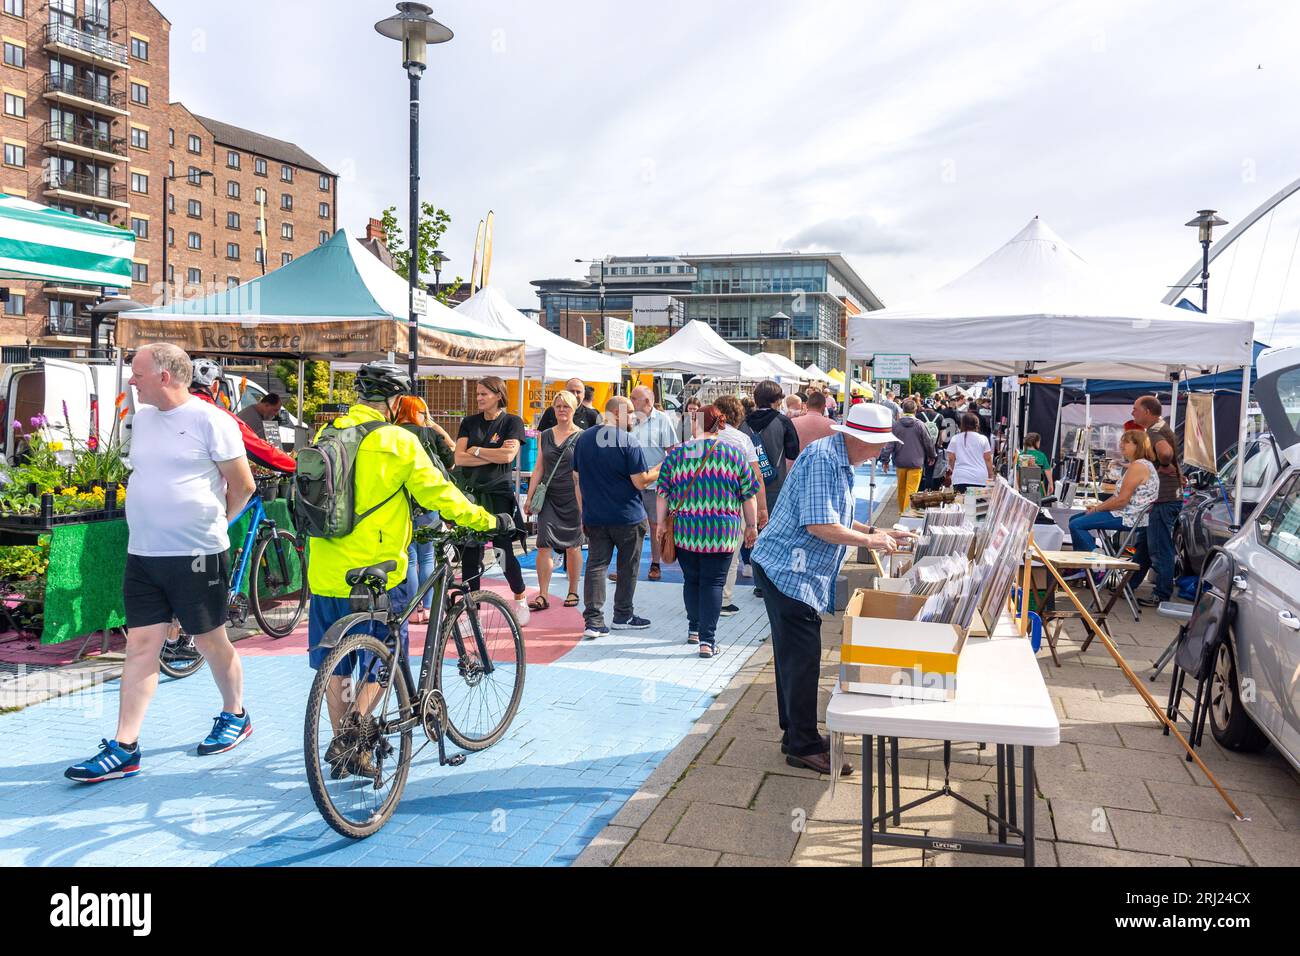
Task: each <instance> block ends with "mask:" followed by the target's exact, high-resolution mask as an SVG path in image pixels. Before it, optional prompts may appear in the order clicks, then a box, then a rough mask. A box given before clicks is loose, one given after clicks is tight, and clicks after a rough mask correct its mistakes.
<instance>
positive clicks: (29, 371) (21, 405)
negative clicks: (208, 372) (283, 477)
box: [0, 358, 298, 464]
mask: <svg viewBox="0 0 1300 956" xmlns="http://www.w3.org/2000/svg"><path fill="white" fill-rule="evenodd" d="M130 378H131V370H130V369H129V368H123V369H122V392H124V393H125V394H126V398H125V400H124V402H123V407H125V408H126V410H127V414H126V418H125V419H124V420H123V422H122V427H121V429H120V430H119V434H120V435H121V436H122V437H123V443H124V445H129V443H130V435H131V421H132V419H133V418H134V417H135V409H136V407H137V405H138V398H137V396H136V394H135V389H133V388H131V386H130V385H129V384H127V383H128V382H129V381H130ZM225 379H226V389H227V393H228V394H229V395H230V396H231V405H232V407H233V409H234V410H235V411H236V412H238V411H240V410H241V409H244V408H247V407H248V406H249V405H254V404H256V403H257V402H258V400H259V399H260V398H261V397H262V396H263V395H265V394H266V389H264V388H262V386H260V385H258V384H256V383H255V382H249V381H247V380H246V379H245V378H243V377H242V376H238V375H230V374H227V375H226V376H225ZM118 394H119V392H118V390H117V366H116V365H113V364H109V363H91V362H73V361H68V360H66V359H54V358H38V359H33V360H32V361H31V362H28V363H23V364H21V365H9V366H5V367H4V370H3V372H0V428H3V429H4V432H3V443H2V444H0V453H2V454H3V457H4V462H5V463H6V464H12V463H13V456H14V452H15V451H16V450H17V445H18V442H17V440H16V434H15V432H14V429H13V423H14V422H15V421H16V422H18V423H19V424H20V425H21V427H22V428H23V429H24V430H27V429H28V428H29V427H30V422H31V420H32V419H33V418H35V417H36V416H37V415H44V416H45V417H46V419H48V421H49V426H48V430H49V431H50V433H52V434H54V435H59V436H64V437H65V438H70V439H71V441H70V442H69V444H85V442H86V441H87V440H88V439H89V438H90V435H91V431H92V422H94V421H95V419H96V417H97V418H98V423H99V430H98V435H99V440H100V441H101V442H106V441H108V440H109V438H110V436H111V435H112V432H113V418H114V415H115V414H116V411H115V409H114V403H115V402H116V400H117V396H118ZM64 403H66V404H67V419H66V421H65V419H64V411H63V409H64ZM96 409H97V410H98V415H97V416H96ZM278 424H279V426H280V436H281V443H282V445H283V447H284V449H285V450H286V451H292V450H293V447H294V437H295V428H296V426H297V425H298V420H297V419H296V418H294V417H293V416H292V415H290V414H289V412H288V411H287V410H284V409H282V410H281V412H280V417H279V420H278ZM69 426H71V433H70V434H69ZM17 437H21V436H17Z"/></svg>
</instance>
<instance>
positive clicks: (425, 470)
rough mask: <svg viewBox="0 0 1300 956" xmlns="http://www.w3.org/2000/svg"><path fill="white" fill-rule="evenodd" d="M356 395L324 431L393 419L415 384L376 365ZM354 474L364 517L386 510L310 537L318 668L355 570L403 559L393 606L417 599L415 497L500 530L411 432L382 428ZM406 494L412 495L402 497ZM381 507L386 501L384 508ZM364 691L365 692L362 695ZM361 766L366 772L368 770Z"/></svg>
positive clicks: (336, 703) (346, 609) (332, 703)
mask: <svg viewBox="0 0 1300 956" xmlns="http://www.w3.org/2000/svg"><path fill="white" fill-rule="evenodd" d="M357 392H358V394H359V395H360V396H361V403H360V404H358V405H354V406H352V407H351V408H350V409H348V413H347V414H346V415H344V416H342V417H341V418H338V419H335V421H334V422H333V424H332V425H326V426H325V428H330V427H338V428H349V427H355V426H357V425H361V424H363V423H365V422H377V421H387V422H391V421H392V420H393V415H394V408H395V406H396V399H397V398H400V397H401V396H403V395H407V394H410V392H411V379H410V376H409V375H408V374H407V373H406V371H405V370H404V369H402V368H401V367H400V366H398V365H394V364H392V363H389V362H376V363H373V364H371V365H365V366H363V367H362V368H361V369H360V371H358V372H357ZM322 430H323V429H322ZM355 476H356V481H355V495H356V512H357V514H358V515H364V514H366V512H367V511H368V510H369V509H371V508H374V507H375V506H376V505H379V507H378V509H377V510H376V511H375V512H374V513H373V514H370V515H368V516H366V517H365V518H364V519H363V520H360V521H358V523H357V524H356V526H355V527H354V528H353V530H352V533H351V534H348V535H346V536H344V537H341V538H329V539H326V538H309V539H308V547H309V549H310V561H309V562H308V565H307V583H308V586H309V587H310V589H311V595H312V598H311V611H310V615H309V618H308V631H307V635H308V636H307V644H308V649H309V660H310V663H311V666H312V669H313V670H319V669H320V666H321V665H322V664H323V663H324V662H325V658H326V657H327V656H328V655H329V648H325V647H321V646H320V642H321V640H322V639H323V638H324V637H325V634H326V633H327V632H328V631H329V629H330V627H332V626H333V625H334V623H335V622H336V621H338V620H339V619H341V618H343V617H345V616H346V615H348V614H351V613H353V610H354V609H353V607H352V604H351V601H350V598H351V596H352V588H351V586H350V585H349V584H348V583H347V580H346V577H347V573H348V572H349V571H352V570H354V569H356V568H365V567H370V566H372V565H376V564H383V563H384V562H387V561H393V562H396V565H397V567H396V569H395V570H394V571H392V572H391V573H390V574H389V575H388V587H389V591H388V598H389V606H390V607H392V608H394V609H405V607H406V605H408V604H409V603H410V601H411V599H412V598H413V597H415V595H414V594H413V593H407V585H406V563H407V560H406V554H407V549H408V548H409V546H410V544H411V536H412V533H413V532H412V523H411V506H410V503H409V502H408V500H407V499H408V495H409V497H410V499H411V500H413V501H415V503H416V504H418V505H420V506H421V507H422V508H426V509H428V510H429V511H436V512H438V513H439V514H440V515H441V516H442V518H443V520H445V521H449V522H451V523H452V524H456V525H460V526H461V527H464V528H468V529H469V530H471V531H492V530H494V529H496V528H497V527H500V526H501V521H500V518H499V517H498V516H495V515H493V514H491V513H490V512H488V511H485V510H484V509H482V508H480V507H478V506H477V505H474V504H471V503H470V501H469V500H468V499H467V498H466V497H465V496H464V495H463V494H461V492H460V489H458V488H457V487H456V486H455V485H454V484H452V483H451V482H450V481H448V480H447V479H446V478H445V477H444V476H443V473H442V472H441V471H439V470H438V469H437V468H436V467H434V464H433V462H432V461H430V460H429V455H428V453H427V452H426V451H425V450H424V447H423V446H422V445H421V444H420V440H419V438H417V437H416V436H415V435H414V434H412V433H411V432H409V431H407V430H406V429H405V428H401V427H397V426H394V427H392V428H379V429H376V430H375V431H373V432H371V433H370V434H369V435H367V436H366V437H365V439H364V441H362V442H361V445H360V446H359V447H358V449H357V457H356V469H355ZM403 490H405V492H406V494H400V493H398V492H400V491H403ZM381 502H386V503H384V504H382V505H381V504H380V503H381ZM376 636H378V637H384V636H386V635H383V634H378V635H376ZM407 641H408V634H407V628H406V626H405V625H403V626H402V642H403V644H406V643H407ZM341 666H342V665H341ZM361 667H362V668H363V669H364V670H363V672H368V671H369V668H368V667H366V665H365V664H364V663H362V664H361ZM351 673H353V671H351V670H343V671H342V672H341V673H338V674H336V676H335V678H334V680H333V681H331V683H330V692H329V697H328V704H329V710H330V721H331V723H332V724H333V725H334V728H335V731H336V732H337V730H338V726H339V722H340V721H341V720H342V718H343V716H344V715H345V714H346V712H347V710H348V707H349V704H348V703H347V702H346V701H347V696H348V692H349V689H348V687H347V678H346V675H348V674H351ZM365 693H366V692H365V691H364V690H363V691H362V692H361V694H363V695H364V694H365ZM358 703H359V704H361V705H362V710H363V712H364V711H365V710H366V709H368V708H367V707H365V706H364V705H365V704H366V701H365V700H364V698H362V699H361V700H358ZM372 703H373V702H372ZM358 769H361V770H362V771H363V772H364V768H358Z"/></svg>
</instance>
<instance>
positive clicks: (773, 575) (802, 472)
mask: <svg viewBox="0 0 1300 956" xmlns="http://www.w3.org/2000/svg"><path fill="white" fill-rule="evenodd" d="M844 442H845V438H844V436H843V435H842V434H835V435H831V436H830V437H829V438H823V439H821V440H820V441H816V442H813V443H812V444H811V445H809V446H808V447H807V448H805V449H804V450H803V453H802V454H801V455H800V456H799V457H798V459H797V460H796V461H795V464H794V468H793V469H791V471H790V474H789V475H788V476H787V477H786V479H785V484H784V485H783V486H782V488H781V494H780V496H779V497H778V498H777V500H776V508H775V509H774V510H773V511H772V513H771V515H770V516H769V517H768V524H767V527H766V528H764V529H763V533H762V534H760V535H759V536H758V542H757V543H756V544H755V545H754V554H753V560H754V563H755V564H757V565H758V566H759V567H760V568H762V569H763V573H764V574H766V575H767V576H768V578H769V579H770V580H771V582H772V583H773V584H775V585H776V586H777V588H779V589H780V591H781V593H782V594H784V595H786V597H790V598H793V599H794V600H796V601H802V602H803V603H804V604H807V605H808V606H810V607H813V608H816V609H817V610H819V611H823V612H825V613H827V614H830V613H832V612H833V611H834V610H835V579H836V577H837V576H838V575H839V573H840V565H842V564H843V563H844V557H845V555H846V554H847V553H848V550H849V549H848V548H847V547H845V546H843V545H838V544H827V543H826V542H825V541H822V540H821V539H820V538H815V537H813V536H812V535H811V534H809V533H808V530H807V528H808V526H809V525H825V524H838V525H842V526H843V527H845V528H852V527H853V504H854V501H853V466H852V465H851V464H850V463H849V455H848V451H847V449H845V447H844Z"/></svg>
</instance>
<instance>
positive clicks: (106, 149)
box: [0, 0, 338, 361]
mask: <svg viewBox="0 0 1300 956" xmlns="http://www.w3.org/2000/svg"><path fill="white" fill-rule="evenodd" d="M0 3H2V5H3V7H2V9H0V41H2V42H3V51H4V59H3V63H0V87H3V95H4V102H3V109H2V110H0V140H2V141H3V147H4V155H3V157H2V160H3V162H2V163H0V191H3V192H6V193H9V194H11V195H15V196H21V197H23V198H26V199H29V200H31V201H33V202H40V203H45V204H47V205H50V206H54V207H57V208H60V209H64V210H66V211H68V212H72V213H75V214H77V215H84V216H90V217H92V218H96V219H99V220H101V221H104V222H111V223H113V224H114V225H119V226H122V227H123V228H128V229H131V230H133V231H134V232H135V233H136V237H137V239H136V249H135V262H134V269H135V275H134V278H135V283H134V285H133V286H132V288H131V289H129V290H124V292H125V293H126V294H128V295H130V297H131V298H132V299H135V300H136V301H138V302H142V303H145V304H155V303H159V302H161V301H162V299H163V295H164V290H165V283H164V276H163V242H164V239H165V238H167V237H164V235H163V218H164V217H163V201H164V196H165V195H168V196H170V208H169V210H168V213H167V216H168V220H169V221H168V223H167V228H168V231H169V232H170V234H171V235H170V237H169V238H170V245H169V248H168V250H167V267H168V272H169V273H170V276H171V279H172V286H173V288H172V295H173V296H180V297H190V296H194V295H199V294H206V293H208V292H211V291H215V290H216V289H219V288H226V287H227V286H228V285H230V284H232V283H238V282H241V281H246V280H248V279H251V278H253V277H254V276H257V275H260V274H261V273H262V271H263V268H264V266H263V263H262V261H261V256H262V252H261V238H262V237H261V235H260V233H259V230H260V229H261V226H262V223H261V216H262V213H261V209H262V201H263V200H264V203H265V218H266V225H267V231H266V253H267V254H266V262H265V271H268V272H269V271H271V270H272V269H275V268H278V267H279V266H280V265H282V264H284V263H286V262H289V261H291V259H292V258H294V257H297V256H299V255H302V254H303V253H306V252H309V251H311V250H312V249H314V248H316V246H318V245H319V244H320V243H321V242H322V241H324V239H327V238H328V237H329V236H330V235H332V234H333V232H334V230H335V228H336V223H337V216H338V203H337V190H338V177H337V176H336V175H335V174H334V173H333V172H331V171H330V170H329V169H328V168H327V167H326V166H324V165H323V164H322V163H320V162H318V161H317V160H315V159H313V158H312V157H311V156H310V155H309V154H308V153H306V152H305V151H303V150H302V149H300V148H299V147H298V146H295V145H294V144H292V143H287V142H284V141H283V140H278V139H274V138H272V137H269V136H265V135H262V134H260V133H255V132H251V131H249V130H245V129H241V128H239V127H237V126H231V125H229V124H227V123H223V122H219V121H217V120H212V119H208V118H206V117H202V116H197V115H195V114H193V113H191V112H190V111H189V110H188V109H187V108H186V107H185V106H184V105H183V104H181V103H174V102H171V98H170V87H169V62H170V60H169V56H170V44H169V34H170V31H171V24H170V23H169V22H168V20H167V19H166V17H164V16H163V15H162V14H161V13H160V12H159V11H158V9H157V8H156V7H155V6H154V5H153V4H152V3H150V2H148V0H0ZM200 172H206V173H211V174H212V175H204V176H199V175H198V174H199V173H200ZM171 177H174V179H171V181H168V179H169V178H171ZM189 177H193V180H192V181H191V180H190V179H189ZM8 288H9V289H10V300H9V302H7V303H6V304H5V307H4V312H3V314H0V346H4V348H3V356H2V360H3V361H17V360H20V359H22V358H25V357H26V355H27V349H26V346H29V345H30V346H35V347H38V348H39V350H40V351H39V352H38V353H36V354H45V355H59V354H65V355H75V354H78V353H79V352H81V351H82V350H84V349H86V348H87V347H88V346H89V344H90V318H89V314H88V313H87V312H86V308H87V307H88V306H90V305H92V304H93V303H94V302H95V300H96V298H97V297H98V296H99V295H100V292H101V290H100V289H99V288H97V287H88V286H76V285H72V284H70V283H21V282H12V283H9V284H8ZM101 344H102V342H101Z"/></svg>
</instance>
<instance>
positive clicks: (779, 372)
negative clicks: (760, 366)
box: [751, 352, 808, 384]
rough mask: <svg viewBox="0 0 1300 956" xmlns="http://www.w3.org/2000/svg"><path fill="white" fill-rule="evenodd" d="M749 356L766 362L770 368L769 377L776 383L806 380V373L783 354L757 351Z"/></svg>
mask: <svg viewBox="0 0 1300 956" xmlns="http://www.w3.org/2000/svg"><path fill="white" fill-rule="evenodd" d="M751 357H752V358H754V359H757V360H758V361H760V362H763V363H764V364H766V365H767V366H768V368H770V369H771V372H770V373H769V375H770V377H771V378H773V379H774V380H776V381H777V382H778V383H782V384H784V383H787V382H806V381H808V373H807V372H805V371H804V370H803V369H801V368H800V367H799V366H798V365H796V364H795V363H794V362H792V361H790V360H789V359H788V358H786V357H785V356H784V355H777V354H775V353H774V352H759V353H758V354H757V355H754V356H751Z"/></svg>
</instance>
